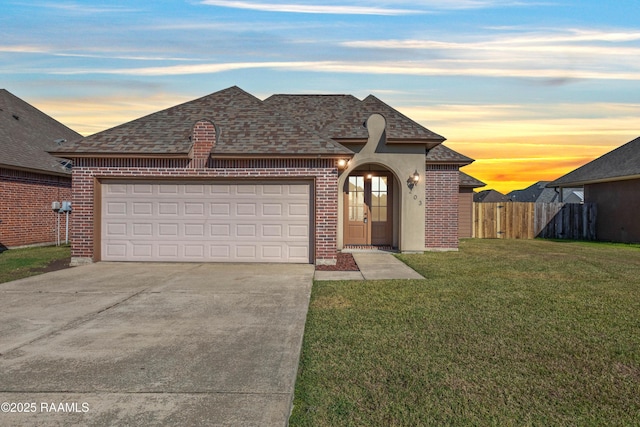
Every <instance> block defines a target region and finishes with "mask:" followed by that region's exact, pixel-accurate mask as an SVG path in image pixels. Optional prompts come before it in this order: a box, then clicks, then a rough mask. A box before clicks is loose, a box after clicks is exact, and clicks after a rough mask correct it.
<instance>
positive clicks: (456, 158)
mask: <svg viewBox="0 0 640 427" xmlns="http://www.w3.org/2000/svg"><path fill="white" fill-rule="evenodd" d="M473 162H474V160H473V159H472V158H470V157H467V156H465V155H462V154H460V153H458V152H457V151H454V150H452V149H451V148H449V147H446V146H444V145H442V144H439V145H436V146H435V147H433V148H431V149H430V150H428V151H427V163H447V164H459V165H468V164H470V163H473Z"/></svg>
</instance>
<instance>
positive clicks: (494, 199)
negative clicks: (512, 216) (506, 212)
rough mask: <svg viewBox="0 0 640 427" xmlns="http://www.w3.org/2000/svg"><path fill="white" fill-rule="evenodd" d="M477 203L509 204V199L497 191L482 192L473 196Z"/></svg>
mask: <svg viewBox="0 0 640 427" xmlns="http://www.w3.org/2000/svg"><path fill="white" fill-rule="evenodd" d="M473 201H474V202H476V203H502V202H508V201H509V198H508V197H507V196H505V195H504V194H502V193H500V192H499V191H496V190H482V191H478V192H477V193H475V194H474V195H473Z"/></svg>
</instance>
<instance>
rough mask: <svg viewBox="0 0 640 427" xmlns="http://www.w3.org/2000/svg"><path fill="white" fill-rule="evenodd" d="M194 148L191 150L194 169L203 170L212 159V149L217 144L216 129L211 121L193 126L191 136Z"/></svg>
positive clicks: (202, 121) (201, 121)
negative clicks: (210, 158)
mask: <svg viewBox="0 0 640 427" xmlns="http://www.w3.org/2000/svg"><path fill="white" fill-rule="evenodd" d="M191 139H192V141H193V148H192V149H191V157H192V160H191V164H190V167H192V168H203V167H205V166H206V165H207V161H208V160H209V157H211V149H212V148H213V146H214V145H215V144H216V128H215V126H214V125H213V123H211V122H210V121H209V120H200V121H199V122H198V123H196V124H195V125H194V126H193V132H192V134H191Z"/></svg>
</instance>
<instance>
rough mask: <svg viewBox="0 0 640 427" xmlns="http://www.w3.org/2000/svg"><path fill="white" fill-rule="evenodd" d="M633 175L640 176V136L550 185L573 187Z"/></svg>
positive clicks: (627, 177) (621, 178) (631, 176)
mask: <svg viewBox="0 0 640 427" xmlns="http://www.w3.org/2000/svg"><path fill="white" fill-rule="evenodd" d="M633 177H640V137H638V138H636V139H634V140H632V141H630V142H628V143H626V144H624V145H623V146H621V147H618V148H616V149H615V150H613V151H610V152H609V153H607V154H604V155H602V156H600V157H598V158H597V159H595V160H593V161H591V162H589V163H587V164H586V165H583V166H581V167H579V168H578V169H575V170H574V171H572V172H569V173H568V174H566V175H564V176H562V177H560V178H558V179H556V180H555V181H553V182H551V183H550V184H548V186H549V187H571V186H580V185H584V184H589V183H594V182H606V181H617V180H623V179H629V178H633Z"/></svg>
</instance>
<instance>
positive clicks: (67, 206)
mask: <svg viewBox="0 0 640 427" xmlns="http://www.w3.org/2000/svg"><path fill="white" fill-rule="evenodd" d="M60 212H71V202H62V206H61V207H60Z"/></svg>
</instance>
